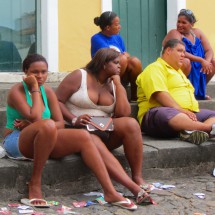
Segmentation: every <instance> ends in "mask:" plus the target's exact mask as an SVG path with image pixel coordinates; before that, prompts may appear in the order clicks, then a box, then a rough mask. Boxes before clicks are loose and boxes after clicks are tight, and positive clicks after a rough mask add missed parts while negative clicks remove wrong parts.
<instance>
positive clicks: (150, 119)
mask: <svg viewBox="0 0 215 215" xmlns="http://www.w3.org/2000/svg"><path fill="white" fill-rule="evenodd" d="M184 57H185V44H184V42H182V41H181V40H178V39H171V40H169V41H167V42H166V43H165V46H164V48H163V52H162V56H161V57H159V58H158V59H157V61H156V62H154V63H152V64H150V65H148V66H147V67H146V68H145V69H144V71H143V72H142V73H141V74H140V75H139V76H138V78H137V81H136V83H137V96H138V100H137V101H138V106H139V111H138V120H139V123H140V125H141V129H142V131H143V132H145V133H146V134H147V135H150V136H153V137H177V136H178V135H179V134H180V138H181V139H182V140H185V141H189V142H192V143H194V144H201V143H203V142H205V141H206V140H207V139H208V138H209V136H210V135H215V124H214V123H215V111H212V110H207V109H199V104H198V101H197V100H196V99H195V96H194V88H193V86H192V84H191V83H190V81H189V80H188V79H187V77H186V76H185V74H184V73H183V72H182V71H181V69H180V68H181V66H182V65H183V60H184Z"/></svg>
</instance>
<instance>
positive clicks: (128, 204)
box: [111, 198, 137, 210]
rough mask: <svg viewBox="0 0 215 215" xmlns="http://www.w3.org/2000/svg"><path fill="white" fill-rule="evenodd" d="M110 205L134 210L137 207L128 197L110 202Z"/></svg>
mask: <svg viewBox="0 0 215 215" xmlns="http://www.w3.org/2000/svg"><path fill="white" fill-rule="evenodd" d="M111 204H112V205H115V206H118V207H121V208H124V209H127V210H136V209H137V205H135V204H134V203H133V202H132V201H131V200H129V199H127V198H126V199H125V200H123V201H119V202H111Z"/></svg>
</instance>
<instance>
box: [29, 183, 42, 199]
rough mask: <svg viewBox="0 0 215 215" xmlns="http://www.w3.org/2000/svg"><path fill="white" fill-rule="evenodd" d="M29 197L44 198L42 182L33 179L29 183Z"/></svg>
mask: <svg viewBox="0 0 215 215" xmlns="http://www.w3.org/2000/svg"><path fill="white" fill-rule="evenodd" d="M28 193H29V199H35V198H36V199H42V191H41V184H40V183H33V182H32V181H31V182H29V184H28Z"/></svg>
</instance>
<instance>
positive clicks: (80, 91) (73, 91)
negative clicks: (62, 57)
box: [56, 48, 152, 191]
mask: <svg viewBox="0 0 215 215" xmlns="http://www.w3.org/2000/svg"><path fill="white" fill-rule="evenodd" d="M119 62H120V53H119V52H117V51H116V50H114V49H111V48H101V49H99V50H98V51H97V52H96V54H95V56H94V57H93V59H92V60H91V61H90V62H89V63H88V64H87V65H86V67H85V68H82V69H77V70H75V71H73V72H71V73H70V74H69V75H67V76H66V77H65V78H64V79H63V81H62V82H61V83H60V85H59V86H58V88H57V89H56V95H57V98H58V100H59V103H60V106H61V110H62V113H63V116H64V119H65V121H66V123H67V126H68V127H75V128H82V129H86V126H87V125H88V124H89V123H90V122H91V117H92V116H100V117H112V118H113V124H114V130H113V131H100V132H98V131H97V132H93V133H90V135H91V137H92V138H93V140H94V143H95V146H96V147H97V148H98V150H99V152H100V154H101V156H102V158H103V161H104V163H105V164H106V167H107V169H108V171H109V174H110V175H111V176H112V177H113V179H115V180H117V181H118V182H120V183H121V184H123V185H124V186H126V187H130V185H129V184H130V183H131V181H130V179H129V177H128V176H127V174H125V172H124V170H123V168H122V167H121V166H120V164H119V163H118V161H117V160H116V158H115V157H114V156H113V155H112V154H111V153H110V152H109V150H113V149H116V148H118V147H120V146H121V145H123V148H124V152H125V156H126V158H127V160H128V163H129V164H130V167H131V173H132V179H133V182H134V183H135V184H136V185H138V186H139V187H141V188H143V189H144V190H146V191H150V189H151V187H152V186H151V185H150V184H147V183H146V182H145V181H144V179H143V177H142V161H143V140H142V134H141V130H140V126H139V124H138V122H137V120H136V119H134V118H132V117H129V116H130V114H131V106H130V104H129V102H128V99H127V95H126V91H125V88H124V87H123V86H122V84H121V81H120V77H119V74H120V63H119ZM128 182H129V183H128ZM131 184H132V183H131ZM136 185H135V186H136Z"/></svg>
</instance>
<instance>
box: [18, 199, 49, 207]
mask: <svg viewBox="0 0 215 215" xmlns="http://www.w3.org/2000/svg"><path fill="white" fill-rule="evenodd" d="M33 202H40V203H41V204H38V203H37V204H34V203H33ZM21 203H22V204H24V205H27V206H31V207H36V208H49V207H50V205H49V204H48V203H47V201H46V200H45V199H37V198H35V199H21Z"/></svg>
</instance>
